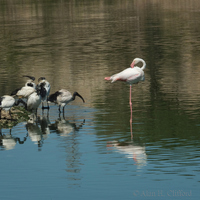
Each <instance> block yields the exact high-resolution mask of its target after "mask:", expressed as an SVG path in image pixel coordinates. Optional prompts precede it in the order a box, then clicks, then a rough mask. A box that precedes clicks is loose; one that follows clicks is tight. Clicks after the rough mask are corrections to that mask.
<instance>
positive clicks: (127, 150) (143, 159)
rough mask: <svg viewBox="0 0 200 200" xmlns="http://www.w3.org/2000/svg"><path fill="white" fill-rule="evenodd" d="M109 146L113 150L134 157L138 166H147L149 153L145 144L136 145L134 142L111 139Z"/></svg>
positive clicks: (127, 156) (130, 157)
mask: <svg viewBox="0 0 200 200" xmlns="http://www.w3.org/2000/svg"><path fill="white" fill-rule="evenodd" d="M107 147H109V148H108V149H110V147H111V149H112V150H114V151H116V152H118V153H120V154H124V155H125V157H126V158H129V159H133V160H134V161H135V163H136V165H137V166H138V168H141V167H143V166H146V163H147V155H146V151H145V146H140V145H136V144H134V143H133V142H118V141H111V142H108V144H107Z"/></svg>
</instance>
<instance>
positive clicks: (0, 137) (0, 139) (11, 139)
mask: <svg viewBox="0 0 200 200" xmlns="http://www.w3.org/2000/svg"><path fill="white" fill-rule="evenodd" d="M27 137H28V135H26V136H25V137H24V138H23V139H20V138H19V137H16V136H13V135H12V134H11V129H10V131H9V134H3V133H2V130H1V129H0V146H1V147H2V148H1V149H3V150H11V149H14V148H15V146H16V144H17V142H18V143H19V144H24V142H25V141H26V139H27Z"/></svg>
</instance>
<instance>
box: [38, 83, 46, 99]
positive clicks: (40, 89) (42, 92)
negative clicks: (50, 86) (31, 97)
mask: <svg viewBox="0 0 200 200" xmlns="http://www.w3.org/2000/svg"><path fill="white" fill-rule="evenodd" d="M36 91H37V94H38V95H39V94H40V95H41V97H45V96H46V94H47V91H46V89H45V88H44V83H41V84H40V85H37V86H36Z"/></svg>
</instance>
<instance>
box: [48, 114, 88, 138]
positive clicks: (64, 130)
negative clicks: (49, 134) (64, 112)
mask: <svg viewBox="0 0 200 200" xmlns="http://www.w3.org/2000/svg"><path fill="white" fill-rule="evenodd" d="M84 123H85V119H84V120H83V122H82V123H81V124H80V125H77V124H76V123H75V122H69V121H68V120H66V119H65V117H64V116H61V115H59V118H58V119H57V120H56V121H55V123H53V124H51V125H50V127H49V128H50V130H54V131H56V133H57V134H59V135H60V136H64V137H66V136H69V135H70V133H73V132H77V131H79V130H80V129H81V128H82V127H83V125H84Z"/></svg>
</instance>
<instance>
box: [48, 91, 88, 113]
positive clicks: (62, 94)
mask: <svg viewBox="0 0 200 200" xmlns="http://www.w3.org/2000/svg"><path fill="white" fill-rule="evenodd" d="M76 96H78V97H80V98H81V99H82V100H83V103H85V101H84V99H83V97H82V96H81V95H80V94H79V93H78V92H74V93H73V95H72V94H71V93H70V92H69V91H68V90H66V89H61V90H59V91H57V92H55V93H53V94H51V95H50V96H49V98H48V101H50V102H52V103H55V104H58V105H59V113H61V110H60V108H61V107H62V108H63V113H64V108H65V106H66V105H67V104H68V103H69V102H71V101H74V100H75V98H76Z"/></svg>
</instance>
